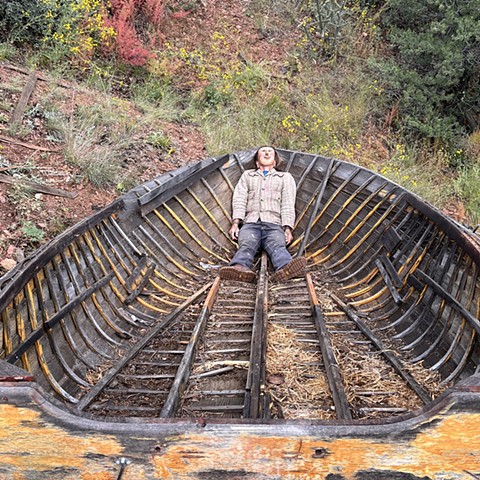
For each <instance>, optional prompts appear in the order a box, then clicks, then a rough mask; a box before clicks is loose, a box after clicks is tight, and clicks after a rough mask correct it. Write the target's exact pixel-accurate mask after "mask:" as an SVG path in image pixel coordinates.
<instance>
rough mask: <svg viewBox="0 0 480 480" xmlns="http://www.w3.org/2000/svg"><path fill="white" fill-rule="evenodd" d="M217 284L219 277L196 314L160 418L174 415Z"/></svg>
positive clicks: (213, 300)
mask: <svg viewBox="0 0 480 480" xmlns="http://www.w3.org/2000/svg"><path fill="white" fill-rule="evenodd" d="M219 285H220V278H219V277H217V278H216V279H215V281H214V283H213V285H212V286H211V289H210V292H209V293H208V297H207V299H206V300H205V305H204V306H203V308H202V310H201V312H200V314H199V316H198V320H197V322H196V324H195V328H194V329H193V332H192V335H191V337H190V341H189V342H188V345H187V346H186V348H185V353H184V355H183V357H182V360H181V361H180V366H179V367H178V369H177V373H176V375H175V380H174V382H173V386H172V388H171V389H170V393H169V395H168V397H167V400H166V401H165V404H164V405H163V408H162V411H161V413H160V417H161V418H168V417H173V416H174V415H175V410H176V408H177V406H178V403H179V401H180V395H181V393H182V392H183V390H184V389H185V384H186V382H187V380H188V377H189V375H190V369H191V367H192V363H193V360H194V355H195V351H196V349H197V346H198V342H199V341H200V338H201V335H202V333H203V331H204V329H205V324H206V322H207V320H208V317H209V316H210V311H211V308H212V305H213V303H214V302H215V297H216V295H217V292H218V287H219Z"/></svg>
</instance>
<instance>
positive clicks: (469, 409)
mask: <svg viewBox="0 0 480 480" xmlns="http://www.w3.org/2000/svg"><path fill="white" fill-rule="evenodd" d="M0 368H1V367H0ZM479 394H480V375H472V376H470V377H468V378H467V379H465V380H462V381H460V382H458V383H457V384H456V385H454V386H453V387H451V388H449V389H447V390H445V391H444V392H443V393H441V394H440V395H439V396H438V397H437V398H435V399H434V400H432V401H431V402H430V403H428V404H427V405H424V406H423V407H421V408H419V409H417V410H413V411H410V412H408V413H403V414H400V415H397V416H393V417H387V418H370V419H352V420H348V419H343V420H339V419H329V420H325V419H324V420H322V419H312V418H309V419H278V418H269V419H262V418H257V419H255V418H215V417H201V418H199V417H182V418H176V417H173V418H160V417H158V418H148V417H104V420H99V417H98V416H95V415H92V414H89V413H88V412H81V413H78V412H75V411H73V410H71V409H65V405H64V404H63V403H62V402H61V401H59V400H57V399H55V398H53V397H51V396H50V395H49V394H48V393H46V392H45V390H44V389H43V388H42V387H41V386H40V385H38V383H36V382H30V381H25V382H2V381H0V395H1V396H2V397H8V398H9V401H8V404H9V405H11V406H16V407H19V408H22V407H23V406H25V405H26V404H27V403H28V404H30V405H29V406H28V408H32V403H33V404H34V405H36V408H37V409H38V410H40V411H41V412H42V413H43V414H45V415H49V416H51V417H53V418H54V419H56V420H59V421H60V422H61V423H62V424H63V425H64V426H66V425H69V426H70V427H72V428H74V429H93V430H95V431H97V432H99V431H100V432H101V431H103V432H107V431H108V432H112V431H114V432H117V433H128V434H134V433H142V434H152V435H155V434H167V435H172V434H178V433H182V434H185V433H188V431H189V430H190V431H192V432H196V433H198V432H199V429H201V430H200V431H205V430H206V427H208V430H210V431H212V430H213V431H218V432H219V433H221V432H224V433H230V434H238V433H247V434H248V433H255V434H260V435H261V434H264V435H281V436H305V435H311V436H314V435H318V434H322V435H323V436H327V437H328V436H330V437H332V438H340V437H342V436H345V437H347V436H354V437H366V438H372V437H375V436H386V435H392V434H394V435H401V434H402V433H408V432H410V433H411V432H412V431H416V430H417V429H421V428H422V426H424V425H425V424H428V423H430V422H435V421H438V420H439V419H440V417H448V416H449V415H452V414H454V413H460V414H468V413H477V414H480V408H479V405H480V396H479Z"/></svg>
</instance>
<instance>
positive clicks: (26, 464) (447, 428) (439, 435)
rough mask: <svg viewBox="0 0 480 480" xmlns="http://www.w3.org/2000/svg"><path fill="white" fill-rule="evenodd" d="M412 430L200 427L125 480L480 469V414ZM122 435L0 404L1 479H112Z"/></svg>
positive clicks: (286, 478)
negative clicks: (360, 433) (315, 432)
mask: <svg viewBox="0 0 480 480" xmlns="http://www.w3.org/2000/svg"><path fill="white" fill-rule="evenodd" d="M417 431H418V433H417V434H416V436H415V435H413V434H412V433H410V434H409V433H408V432H399V433H398V435H390V436H388V437H385V438H381V439H380V438H379V439H372V438H370V439H368V438H336V439H328V438H326V439H321V438H320V439H319V438H314V437H293V436H266V435H265V436H260V435H259V434H258V433H249V427H248V426H246V427H245V428H243V431H242V433H238V434H236V433H235V432H234V431H230V432H228V433H227V432H226V431H222V432H221V433H215V432H214V431H209V430H208V429H205V430H203V431H199V432H198V433H186V434H185V435H179V436H175V437H171V438H169V439H166V440H164V439H162V449H161V450H159V451H158V454H153V455H152V454H151V451H145V452H144V454H139V453H138V452H137V453H136V458H135V460H134V461H132V463H131V464H129V466H128V467H127V469H126V471H125V480H129V479H130V478H132V479H133V478H134V479H135V480H146V479H154V478H156V479H175V480H176V479H178V478H191V479H194V478H199V477H198V476H199V475H200V472H206V471H214V470H223V471H226V472H232V475H233V473H234V472H236V471H242V472H247V473H246V475H250V478H254V477H256V476H257V475H258V476H259V477H260V476H261V477H262V478H272V479H280V478H281V479H282V480H293V479H296V480H301V479H322V480H323V479H324V478H326V476H327V475H328V474H338V475H341V476H342V477H343V478H345V479H353V478H355V476H356V474H357V473H358V472H359V471H362V470H363V471H365V470H374V469H378V470H384V471H396V472H402V473H410V474H412V475H416V476H419V477H422V476H428V477H430V478H447V477H449V478H456V479H463V478H468V477H467V476H466V473H465V472H466V471H470V472H480V453H479V452H480V414H472V413H464V414H462V413H459V414H454V415H451V416H445V417H444V416H440V415H439V416H438V417H435V418H433V419H430V421H428V422H424V423H423V424H422V425H417ZM123 440H124V441H125V440H126V439H125V438H124V439H123ZM150 440H151V443H152V446H154V445H156V444H157V442H158V440H159V439H158V436H156V435H155V434H152V436H149V435H142V436H141V438H140V437H136V436H135V435H131V436H129V437H128V442H130V443H133V444H136V445H137V444H138V443H136V442H139V441H141V442H145V445H148V444H149V441H150ZM121 441H122V435H121V434H118V437H116V436H115V435H104V434H102V433H99V432H95V431H73V430H72V431H69V430H68V429H66V428H62V426H60V425H55V424H54V423H52V422H48V421H46V420H45V418H44V417H43V416H42V415H41V414H40V413H39V412H38V411H36V410H33V409H29V408H22V407H15V406H13V405H8V404H2V405H0V463H1V464H2V465H4V466H5V465H6V466H7V467H8V468H9V469H10V471H11V473H10V474H9V476H4V475H3V474H0V480H26V478H30V477H29V476H28V475H27V477H25V476H24V475H26V474H27V473H28V474H31V472H32V471H37V472H39V474H41V472H48V471H49V470H52V469H55V468H65V469H66V471H68V473H66V476H65V479H68V480H115V479H116V478H117V475H118V472H119V468H120V467H119V466H118V465H116V464H115V463H114V461H115V459H117V458H119V457H120V456H123V455H124V452H123V446H122V443H121ZM67 469H68V470H67ZM73 470H74V472H72V471H73ZM71 472H72V473H71ZM147 472H148V473H147ZM46 474H47V473H46ZM39 478H43V477H39Z"/></svg>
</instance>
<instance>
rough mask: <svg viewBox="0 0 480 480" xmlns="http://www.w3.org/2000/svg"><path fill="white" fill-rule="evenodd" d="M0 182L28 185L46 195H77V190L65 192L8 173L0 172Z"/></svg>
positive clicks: (71, 196)
mask: <svg viewBox="0 0 480 480" xmlns="http://www.w3.org/2000/svg"><path fill="white" fill-rule="evenodd" d="M0 182H2V183H8V184H9V185H21V186H23V187H28V188H30V189H32V190H34V191H35V192H40V193H45V194H47V195H54V196H57V197H65V198H75V197H77V195H78V193H77V192H67V191H65V190H60V189H59V188H54V187H49V186H48V185H43V184H41V183H38V182H32V181H31V180H25V179H23V178H15V177H12V176H10V175H5V174H4V173H0Z"/></svg>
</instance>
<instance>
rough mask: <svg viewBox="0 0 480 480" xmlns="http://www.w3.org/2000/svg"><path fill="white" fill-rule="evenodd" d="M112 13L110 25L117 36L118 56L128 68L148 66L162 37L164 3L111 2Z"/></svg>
mask: <svg viewBox="0 0 480 480" xmlns="http://www.w3.org/2000/svg"><path fill="white" fill-rule="evenodd" d="M110 12H111V16H110V18H109V19H107V23H108V25H109V26H111V27H113V28H114V30H115V31H116V34H117V35H116V41H115V49H116V53H117V55H118V56H119V57H120V58H121V59H122V60H123V61H124V62H125V63H127V64H129V65H133V66H142V65H145V63H146V62H147V61H148V60H149V59H150V58H151V57H152V56H153V53H152V50H151V49H152V47H154V46H155V45H156V44H157V43H158V42H159V41H160V40H161V39H162V38H163V35H162V32H161V25H162V20H163V18H164V5H163V0H110Z"/></svg>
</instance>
